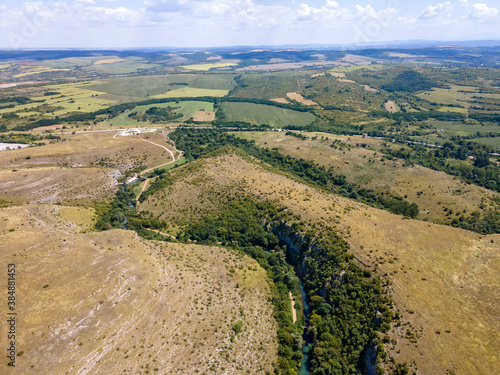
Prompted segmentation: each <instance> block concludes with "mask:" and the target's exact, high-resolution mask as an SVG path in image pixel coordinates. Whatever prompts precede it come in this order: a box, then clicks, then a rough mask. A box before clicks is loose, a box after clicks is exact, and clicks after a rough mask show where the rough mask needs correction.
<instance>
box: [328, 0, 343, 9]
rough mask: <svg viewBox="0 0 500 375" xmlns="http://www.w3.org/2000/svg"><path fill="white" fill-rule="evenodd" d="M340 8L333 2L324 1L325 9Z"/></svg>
mask: <svg viewBox="0 0 500 375" xmlns="http://www.w3.org/2000/svg"><path fill="white" fill-rule="evenodd" d="M339 6H340V4H339V3H337V2H336V1H335V0H326V3H325V7H326V8H334V9H336V8H338V7H339Z"/></svg>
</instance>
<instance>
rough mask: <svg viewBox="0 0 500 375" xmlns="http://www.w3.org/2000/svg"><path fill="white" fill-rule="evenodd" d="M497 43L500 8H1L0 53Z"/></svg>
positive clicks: (238, 2)
mask: <svg viewBox="0 0 500 375" xmlns="http://www.w3.org/2000/svg"><path fill="white" fill-rule="evenodd" d="M480 39H499V40H500V0H479V1H474V0H453V1H443V2H438V1H433V0H422V1H420V0H414V1H408V0H368V1H361V0H360V1H342V0H297V1H295V0H269V1H263V0H123V1H120V0H59V1H53V0H46V1H24V2H23V1H19V0H4V1H2V3H0V48H8V49H15V48H134V47H138V48H140V47H207V48H208V47H219V46H236V45H254V46H256V45H269V46H271V45H284V44H288V45H301V44H346V45H356V44H360V43H370V42H382V41H397V40H440V41H454V40H456V41H459V40H460V41H461V40H480Z"/></svg>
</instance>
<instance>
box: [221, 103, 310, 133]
mask: <svg viewBox="0 0 500 375" xmlns="http://www.w3.org/2000/svg"><path fill="white" fill-rule="evenodd" d="M222 107H223V109H224V112H225V114H226V117H227V120H228V121H244V122H249V123H251V124H255V125H260V124H267V125H270V126H274V127H279V128H282V127H286V126H288V125H295V126H306V125H308V124H310V123H311V122H313V121H314V119H315V117H314V115H313V114H311V113H308V112H298V111H294V110H291V109H285V108H278V107H273V106H268V105H263V104H254V103H224V104H223V105H222Z"/></svg>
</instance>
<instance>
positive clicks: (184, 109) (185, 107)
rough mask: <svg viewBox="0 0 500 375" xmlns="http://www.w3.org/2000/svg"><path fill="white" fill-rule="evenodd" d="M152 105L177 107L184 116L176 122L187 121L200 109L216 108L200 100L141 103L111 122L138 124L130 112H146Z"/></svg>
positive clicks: (127, 124) (210, 110) (177, 110)
mask: <svg viewBox="0 0 500 375" xmlns="http://www.w3.org/2000/svg"><path fill="white" fill-rule="evenodd" d="M151 107H158V108H167V107H173V108H177V109H176V110H175V111H174V112H175V113H182V115H183V117H182V118H178V119H176V120H175V121H176V122H177V121H186V120H188V119H189V118H191V117H193V116H194V115H195V114H196V113H197V112H198V111H200V110H203V111H209V112H212V111H213V110H214V105H213V103H210V102H200V101H179V102H178V103H176V102H168V103H157V104H150V105H141V106H138V107H135V108H134V109H133V110H130V111H125V112H124V113H122V114H120V115H118V116H117V117H115V118H113V119H112V120H111V121H110V123H111V125H116V126H137V125H139V124H140V122H139V121H137V120H135V119H133V118H130V117H128V116H129V115H130V114H133V113H138V112H145V111H146V110H148V109H149V108H151Z"/></svg>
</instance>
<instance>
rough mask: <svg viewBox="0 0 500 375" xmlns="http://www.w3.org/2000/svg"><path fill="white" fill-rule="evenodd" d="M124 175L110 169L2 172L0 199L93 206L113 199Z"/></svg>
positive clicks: (40, 169) (0, 172)
mask: <svg viewBox="0 0 500 375" xmlns="http://www.w3.org/2000/svg"><path fill="white" fill-rule="evenodd" d="M120 176H121V175H120V173H117V171H116V170H113V169H109V168H55V167H54V168H50V167H47V168H30V169H20V170H18V171H17V172H12V171H10V170H0V199H6V200H9V201H12V202H14V203H17V204H19V203H62V202H70V201H71V202H79V203H84V202H90V201H92V200H102V199H111V198H113V196H114V194H115V193H116V190H117V186H116V178H117V177H120Z"/></svg>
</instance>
